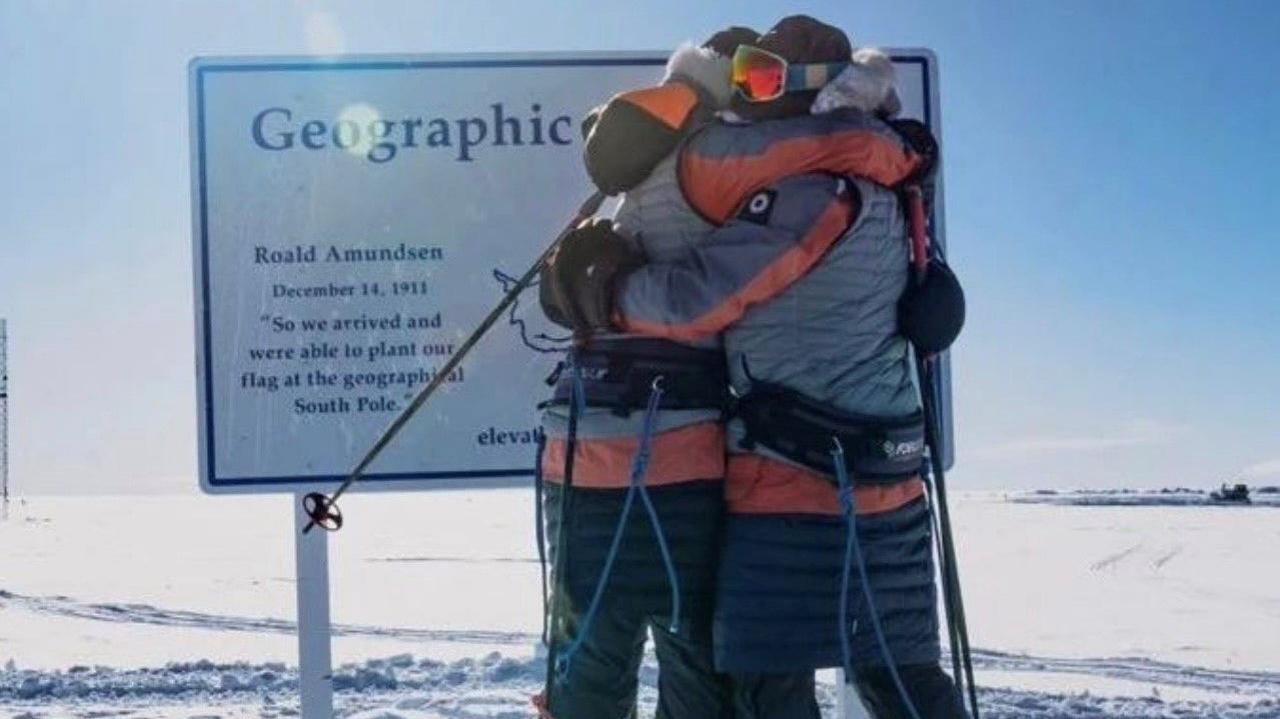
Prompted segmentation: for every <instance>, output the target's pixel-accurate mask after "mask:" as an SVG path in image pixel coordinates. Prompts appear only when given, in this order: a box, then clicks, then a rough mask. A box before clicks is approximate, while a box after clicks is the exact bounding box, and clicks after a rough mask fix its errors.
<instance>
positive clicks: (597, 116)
mask: <svg viewBox="0 0 1280 719" xmlns="http://www.w3.org/2000/svg"><path fill="white" fill-rule="evenodd" d="M710 116H711V111H710V110H708V109H707V106H706V103H705V102H704V101H703V98H702V95H701V94H700V93H699V92H698V91H697V89H695V88H694V87H693V86H692V85H690V84H688V83H684V82H678V81H673V82H668V83H666V84H664V85H659V86H657V87H650V88H645V89H643V90H632V91H630V92H624V93H621V94H618V95H614V96H613V98H611V99H610V100H609V102H607V103H606V104H605V105H604V106H603V107H602V108H600V109H599V110H598V111H597V112H595V113H594V119H593V120H592V121H591V126H590V128H589V130H588V132H587V137H586V140H585V145H584V149H583V162H584V164H585V165H586V167H587V174H588V175H590V176H591V181H592V182H594V183H595V185H596V187H599V188H600V190H601V191H602V192H604V193H605V194H606V195H616V194H618V193H620V192H625V191H627V190H629V189H631V188H633V187H635V186H636V185H638V184H640V183H641V182H643V181H644V179H645V178H646V177H648V176H649V173H650V172H652V171H653V168H654V166H655V165H657V164H658V163H659V162H660V161H661V160H662V158H664V157H666V156H667V155H669V154H671V153H672V152H674V151H675V149H676V146H677V145H679V144H680V141H681V140H683V139H684V138H685V136H686V135H687V134H688V133H689V131H690V130H691V129H693V128H694V127H696V126H698V125H700V124H702V122H703V121H705V120H707V119H709V118H710ZM584 124H585V123H584Z"/></svg>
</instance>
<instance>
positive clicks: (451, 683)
mask: <svg viewBox="0 0 1280 719" xmlns="http://www.w3.org/2000/svg"><path fill="white" fill-rule="evenodd" d="M976 659H977V660H978V663H979V666H980V667H999V668H1003V669H1013V670H1037V671H1041V670H1049V671H1079V672H1084V673H1094V674H1104V675H1106V676H1111V677H1123V678H1126V679H1132V680H1139V681H1153V682H1159V683H1161V684H1168V683H1177V684H1180V685H1195V686H1211V687H1212V688H1213V689H1215V690H1219V691H1224V692H1230V693H1232V694H1233V695H1234V696H1235V698H1234V699H1232V700H1230V701H1225V702H1208V701H1164V700H1162V699H1161V698H1160V696H1159V695H1158V693H1156V692H1153V693H1152V694H1151V695H1148V696H1142V697H1132V696H1130V697H1105V696H1094V695H1091V694H1089V693H1085V692H1081V693H1054V692H1036V691H1025V690H1018V689H1003V688H999V689H983V690H982V691H981V703H982V706H983V709H984V715H985V716H988V717H991V718H992V719H1014V718H1015V717H1018V718H1027V719H1067V718H1074V717H1097V718H1104V717H1117V718H1119V717H1124V718H1135V719H1189V718H1191V717H1223V718H1227V719H1275V718H1276V717H1280V698H1278V697H1280V674H1267V673H1261V672H1213V671H1210V670H1205V669H1196V668H1193V667H1180V666H1176V665H1172V664H1163V663H1160V662H1149V661H1145V660H1140V659H1103V660H1087V659H1085V660H1063V659H1043V658H1037V657H1027V656H1019V655H1010V654H1000V653H996V652H981V653H980V654H979V655H978V657H976ZM544 672H545V668H544V664H543V660H542V659H540V658H537V657H523V658H511V657H504V656H503V655H501V654H499V653H497V652H493V653H490V654H488V655H486V656H484V657H480V658H467V659H461V660H458V661H454V662H448V663H446V662H439V661H435V660H432V659H416V658H414V657H413V656H411V655H408V654H402V655H397V656H393V657H388V658H385V659H373V660H369V661H366V662H364V663H361V664H349V665H345V666H343V667H341V668H339V669H338V670H336V671H335V672H334V677H333V683H334V688H335V690H336V691H337V694H336V699H335V703H336V705H337V707H338V714H339V716H342V717H350V718H354V719H396V718H398V717H399V718H403V719H515V718H516V717H520V718H522V719H525V718H527V717H530V716H532V712H531V710H530V709H529V705H528V697H529V696H530V695H532V694H533V693H535V692H537V691H538V690H539V689H541V686H542V681H543V677H544V675H545V674H544ZM1188 677H1189V678H1188ZM656 680H657V668H656V667H655V666H654V665H653V664H652V661H651V660H650V661H648V662H646V664H645V667H644V670H643V671H642V672H641V683H642V688H641V693H640V702H641V705H642V707H643V708H644V709H645V710H646V711H648V712H651V711H652V709H653V706H654V702H655V700H656ZM296 692H297V676H296V674H295V672H294V670H292V669H290V668H287V667H285V666H284V665H283V664H278V663H267V664H248V663H234V664H214V663H212V662H209V661H198V662H189V663H175V664H168V665H166V666H164V667H159V668H144V669H111V668H107V667H72V668H70V669H68V670H66V671H59V672H37V671H24V670H19V669H13V668H10V669H6V670H4V671H0V712H7V713H8V716H13V717H24V718H25V719H43V718H45V717H55V716H58V717H61V716H74V717H78V718H80V719H91V718H93V717H103V716H108V715H116V716H137V717H142V716H172V713H171V712H173V711H179V710H180V711H182V712H183V715H185V716H190V715H191V714H190V713H191V712H192V711H193V710H195V709H197V708H198V709H199V714H200V715H201V716H209V717H260V718H262V719H271V718H275V717H286V716H297V714H298V710H297V701H296ZM820 695H821V699H822V703H823V704H824V708H825V709H826V714H827V715H828V716H830V715H832V713H833V711H834V710H833V707H834V703H835V700H834V697H835V691H834V687H832V686H831V685H829V684H823V685H820ZM1242 696H1243V697H1251V698H1243V699H1242V698H1240V697H1242ZM157 712H160V713H159V714H157Z"/></svg>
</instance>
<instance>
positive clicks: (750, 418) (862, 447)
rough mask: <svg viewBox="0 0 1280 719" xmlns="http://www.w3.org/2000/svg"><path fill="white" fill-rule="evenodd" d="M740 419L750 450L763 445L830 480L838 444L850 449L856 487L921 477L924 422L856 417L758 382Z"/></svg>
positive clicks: (741, 404) (742, 402)
mask: <svg viewBox="0 0 1280 719" xmlns="http://www.w3.org/2000/svg"><path fill="white" fill-rule="evenodd" d="M734 416H736V417H737V418H738V419H741V420H742V422H743V424H744V425H745V427H746V438H745V440H744V443H743V444H744V447H745V448H747V449H751V448H752V447H753V446H755V445H760V446H762V447H764V448H766V449H769V450H772V451H774V452H777V453H778V454H779V455H781V456H783V457H785V458H787V459H789V460H791V461H793V462H797V463H799V464H802V465H804V466H806V467H809V468H811V469H814V470H817V471H819V472H821V473H823V474H824V475H827V476H829V477H832V478H833V479H832V481H835V480H834V475H835V460H834V458H833V457H832V455H831V451H832V450H833V449H834V448H835V445H834V442H833V441H832V440H833V439H839V440H840V444H841V445H843V446H844V459H845V467H846V469H847V470H848V472H849V476H850V477H852V478H853V479H854V481H855V482H861V483H863V484H868V483H871V484H876V483H881V484H886V483H890V482H896V481H899V480H902V479H905V478H907V477H910V476H912V475H914V474H917V473H919V472H920V467H921V462H922V461H923V459H924V447H925V439H924V417H923V415H922V414H921V413H919V412H916V413H914V414H911V415H908V416H906V417H902V418H898V419H885V418H883V417H868V416H863V415H852V414H847V413H845V412H840V411H837V410H833V409H831V408H830V407H828V406H825V405H823V404H822V403H820V402H816V401H814V400H813V399H810V398H808V397H805V396H804V395H802V394H800V393H798V392H794V391H792V390H789V389H786V388H785V387H781V386H778V385H772V384H768V383H763V382H756V383H754V384H753V385H752V388H751V392H750V393H749V394H747V395H746V396H744V397H741V398H739V399H738V401H737V405H736V407H735V409H734Z"/></svg>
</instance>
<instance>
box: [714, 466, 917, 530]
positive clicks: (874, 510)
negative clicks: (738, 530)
mask: <svg viewBox="0 0 1280 719" xmlns="http://www.w3.org/2000/svg"><path fill="white" fill-rule="evenodd" d="M725 480H726V481H725V501H726V502H727V504H728V508H729V512H730V513H731V514H822V515H830V516H838V515H840V514H841V508H840V497H839V495H838V494H837V492H836V488H835V486H834V485H833V484H832V483H831V482H830V481H828V480H827V479H825V478H824V477H823V476H822V475H820V474H818V473H816V472H813V471H811V470H808V469H805V468H803V467H797V466H795V465H791V464H787V463H785V462H779V461H777V460H774V459H770V458H768V457H763V456H761V455H758V454H735V455H731V456H730V457H729V466H728V473H727V476H726V478H725ZM853 495H854V501H855V504H856V506H857V513H858V514H859V515H863V514H879V513H881V512H890V511H893V510H895V509H898V508H900V507H903V506H906V505H907V504H909V503H910V502H912V501H914V500H916V499H918V498H919V497H922V496H923V495H924V481H923V480H921V479H920V478H919V477H911V478H910V479H905V480H902V481H901V482H896V483H894V484H885V485H865V486H861V487H855V489H854V490H853Z"/></svg>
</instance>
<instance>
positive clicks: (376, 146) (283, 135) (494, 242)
mask: <svg viewBox="0 0 1280 719" xmlns="http://www.w3.org/2000/svg"><path fill="white" fill-rule="evenodd" d="M894 59H895V62H896V63H897V65H898V68H899V72H900V76H901V82H900V94H901V95H902V99H903V102H904V105H905V114H908V115H914V116H917V117H920V118H922V119H925V120H926V121H927V122H928V123H929V124H930V125H932V126H933V127H934V129H935V132H936V131H937V126H938V116H937V108H938V98H937V84H936V72H935V64H934V61H933V59H932V57H931V55H929V54H928V53H926V52H916V51H902V52H895V53H894ZM665 61H666V53H653V52H644V53H589V54H574V55H564V54H521V55H462V56H396V57H381V56H379V57H352V58H341V59H310V58H305V59H304V58H296V59H295V58H287V59H281V58H274V59H260V58H199V59H196V60H194V61H193V62H192V63H191V65H190V70H189V72H190V103H191V153H192V198H193V202H192V205H193V208H192V212H193V225H194V244H195V252H194V264H195V277H196V283H195V306H196V328H197V370H198V372H197V378H198V393H199V411H200V418H199V423H200V432H199V435H200V465H201V486H202V487H203V488H204V489H205V490H207V491H210V492H262V491H298V490H301V489H325V488H332V486H333V485H334V484H335V483H337V482H338V481H340V480H341V479H343V478H344V476H345V474H346V473H347V472H348V471H350V469H351V467H352V466H353V464H354V463H355V461H356V460H357V459H359V457H360V456H361V454H362V453H363V452H364V451H365V450H366V449H367V448H368V447H369V446H370V444H371V443H372V442H373V441H374V439H375V438H376V437H377V436H378V434H379V433H380V432H381V431H382V430H383V429H384V428H385V427H386V426H387V424H388V423H389V422H390V421H391V420H392V419H393V418H394V417H395V416H396V414H397V413H398V412H399V411H400V410H401V409H403V407H404V406H405V404H406V403H407V402H408V400H409V398H410V397H412V396H413V394H414V393H415V391H416V390H417V389H418V388H420V387H421V386H422V384H423V383H425V382H427V381H429V380H430V379H431V378H432V377H433V376H434V374H433V373H434V371H435V370H436V369H437V368H438V367H439V366H440V365H441V364H443V362H444V361H445V360H447V359H448V357H449V356H451V354H452V353H453V352H454V351H455V350H456V348H457V345H458V343H459V341H460V339H461V338H462V337H464V336H465V335H466V334H467V333H468V332H469V331H470V329H471V327H472V326H473V325H474V324H475V323H476V321H477V320H479V319H480V318H481V317H482V316H484V314H485V313H486V312H487V310H488V309H489V308H490V307H492V306H493V305H494V304H495V303H496V302H497V300H498V299H499V298H500V297H501V295H502V294H503V291H504V289H505V287H506V286H507V284H508V283H510V282H511V279H512V275H515V274H517V273H519V272H520V271H522V270H523V269H524V268H525V267H527V266H528V265H529V264H530V263H531V262H532V260H533V258H534V257H536V256H537V254H538V252H539V251H541V249H542V248H543V247H544V246H545V244H546V243H547V242H548V241H549V239H550V238H551V237H552V235H553V234H554V233H555V232H556V231H557V230H558V229H559V227H560V225H561V224H562V223H563V222H564V218H565V217H567V216H568V215H570V214H571V212H572V210H573V209H574V208H575V207H576V206H577V204H578V203H579V202H580V201H581V199H582V198H583V197H585V196H586V195H587V194H588V193H589V192H590V190H591V188H590V185H589V181H588V179H587V177H586V174H585V172H584V171H583V169H582V162H581V141H580V137H579V130H578V120H579V119H580V118H581V117H583V116H584V115H585V113H586V112H587V111H588V110H589V109H590V108H592V107H594V106H596V105H598V104H600V103H601V102H603V101H604V100H605V99H607V98H608V97H609V96H611V95H612V94H614V93H616V92H618V91H620V90H624V89H629V88H635V87H640V86H644V85H649V84H653V83H655V82H656V81H657V80H659V79H660V77H661V75H662V70H663V65H664V63H665ZM938 197H939V200H940V199H941V193H940V192H939V195H938ZM939 206H940V203H939ZM941 220H942V217H941V212H940V211H939V212H937V216H936V217H935V227H936V228H937V230H938V234H939V237H940V238H941V235H942V231H943V229H944V228H943V225H942V222H941ZM560 335H561V333H560V332H558V331H557V329H556V328H555V327H553V326H551V325H549V324H548V323H547V322H546V321H545V320H544V318H543V317H542V315H541V312H540V311H539V310H538V308H537V307H536V301H534V297H533V296H532V294H531V295H530V296H529V297H528V298H527V299H526V300H524V301H523V302H522V303H520V304H519V305H517V307H516V308H515V309H514V310H513V311H512V312H511V313H510V315H509V316H508V317H507V318H506V321H505V322H504V323H503V324H502V325H501V326H499V327H497V328H495V329H494V331H493V332H492V333H491V336H490V337H487V338H486V339H485V341H484V343H483V344H482V345H481V346H480V347H479V348H477V351H476V352H475V353H473V354H472V355H471V356H469V357H468V358H467V360H466V361H465V362H464V363H463V365H462V366H461V367H460V368H459V369H458V371H457V372H456V373H454V376H451V377H449V378H448V380H449V381H448V386H447V388H446V390H445V391H444V392H443V393H442V394H441V395H440V396H439V397H437V398H433V399H432V401H431V403H430V404H429V405H427V406H426V407H424V409H423V411H422V412H420V413H419V414H418V415H417V416H416V417H415V418H414V419H413V420H412V422H411V424H410V425H409V426H407V427H406V428H405V431H404V432H403V434H402V435H401V437H400V438H398V440H397V442H396V443H395V444H394V445H393V446H390V447H388V449H387V451H386V452H385V453H384V454H383V455H382V456H381V457H380V458H379V459H378V460H377V461H376V462H375V463H374V465H373V466H372V467H371V468H370V471H369V473H368V474H367V476H366V480H367V481H366V483H365V484H363V485H362V486H368V487H379V488H384V489H385V488H393V489H407V488H425V487H441V486H459V485H467V486H474V485H492V484H495V483H506V482H512V481H518V478H521V477H525V476H528V475H529V474H531V473H532V466H533V453H534V443H535V442H536V439H537V432H538V428H537V426H536V422H537V418H536V412H535V410H534V406H535V404H536V403H537V402H538V401H539V400H541V399H543V398H544V397H543V395H544V394H545V392H546V388H545V386H544V384H543V382H542V380H543V379H544V378H545V377H546V376H547V374H548V373H549V372H550V370H551V368H552V366H553V364H554V361H555V359H556V355H555V354H553V350H555V349H557V347H558V346H559V341H560V340H561V339H562V338H561V337H560ZM944 395H946V396H948V397H949V392H946V393H944ZM948 409H949V403H948ZM947 414H948V415H949V411H948V412H947ZM948 425H949V422H948ZM948 434H949V431H948Z"/></svg>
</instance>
